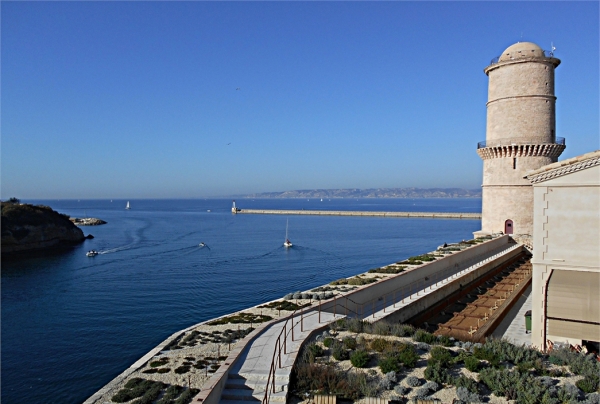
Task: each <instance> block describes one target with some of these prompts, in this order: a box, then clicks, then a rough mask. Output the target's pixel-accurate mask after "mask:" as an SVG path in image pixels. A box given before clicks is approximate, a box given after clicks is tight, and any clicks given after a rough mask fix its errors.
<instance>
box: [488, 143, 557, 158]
mask: <svg viewBox="0 0 600 404" xmlns="http://www.w3.org/2000/svg"><path fill="white" fill-rule="evenodd" d="M565 148H566V146H565V145H564V144H557V143H547V144H515V145H509V146H492V147H482V148H479V149H477V154H479V157H481V159H482V160H487V159H495V158H505V157H550V158H558V156H560V154H561V153H562V152H563V150H565Z"/></svg>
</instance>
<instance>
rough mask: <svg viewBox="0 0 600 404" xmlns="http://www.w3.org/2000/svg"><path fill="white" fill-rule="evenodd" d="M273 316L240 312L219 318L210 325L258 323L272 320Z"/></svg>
mask: <svg viewBox="0 0 600 404" xmlns="http://www.w3.org/2000/svg"><path fill="white" fill-rule="evenodd" d="M272 319H273V317H271V316H267V315H264V314H263V315H261V314H252V313H238V314H234V315H231V316H226V317H222V318H218V319H216V320H214V321H211V322H210V323H207V324H208V325H221V324H228V323H232V324H258V323H264V322H265V321H269V320H272Z"/></svg>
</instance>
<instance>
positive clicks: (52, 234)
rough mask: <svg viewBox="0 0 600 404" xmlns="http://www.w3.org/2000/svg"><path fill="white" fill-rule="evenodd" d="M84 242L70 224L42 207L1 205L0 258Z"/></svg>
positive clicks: (62, 216) (81, 233)
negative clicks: (1, 255) (0, 248)
mask: <svg viewBox="0 0 600 404" xmlns="http://www.w3.org/2000/svg"><path fill="white" fill-rule="evenodd" d="M84 239H85V237H84V235H83V232H82V231H81V229H79V228H78V227H77V226H75V225H74V224H73V223H71V221H70V220H69V216H67V215H63V214H60V213H58V212H56V211H54V210H52V208H50V207H48V206H43V205H37V206H34V205H28V204H19V203H8V202H2V254H3V255H4V254H10V253H17V252H22V251H30V250H38V249H47V248H56V247H62V246H65V245H72V244H76V243H79V242H82V241H83V240H84Z"/></svg>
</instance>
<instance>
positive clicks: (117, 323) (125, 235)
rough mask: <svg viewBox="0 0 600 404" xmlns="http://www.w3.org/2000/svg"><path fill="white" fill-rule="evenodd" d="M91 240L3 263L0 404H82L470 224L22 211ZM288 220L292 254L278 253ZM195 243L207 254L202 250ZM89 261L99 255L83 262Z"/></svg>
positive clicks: (73, 207)
mask: <svg viewBox="0 0 600 404" xmlns="http://www.w3.org/2000/svg"><path fill="white" fill-rule="evenodd" d="M25 202H29V203H35V204H44V205H48V206H51V207H52V208H53V209H55V210H57V211H59V212H61V213H66V214H69V215H71V216H77V217H83V216H87V217H97V218H100V219H103V220H106V221H107V222H108V224H106V225H103V226H92V227H83V228H82V229H83V230H84V233H85V234H88V233H91V234H93V235H94V236H95V238H94V239H92V240H86V241H85V242H84V243H83V244H81V245H78V246H76V247H73V248H72V249H69V250H67V251H64V252H61V253H57V254H53V255H51V256H44V257H36V256H32V257H28V258H25V259H20V260H3V262H2V293H1V295H2V309H1V310H2V326H1V327H2V347H1V353H2V373H1V377H2V380H1V382H2V390H1V399H2V403H7V404H9V403H32V402H40V403H41V402H43V403H67V404H68V403H81V402H83V401H84V400H85V399H86V398H88V397H89V396H90V395H92V394H93V393H94V392H96V391H97V390H98V389H99V388H101V387H102V386H104V385H105V384H106V383H107V382H109V381H110V380H111V379H113V378H114V377H115V376H117V375H118V374H119V373H121V372H122V371H123V370H125V369H126V368H127V367H129V366H130V365H131V364H132V363H133V362H135V361H136V360H137V359H139V358H140V357H141V356H143V355H144V354H145V353H146V352H148V351H149V350H150V349H152V348H153V347H155V346H156V345H157V344H158V343H160V342H161V341H163V340H164V339H165V338H167V337H168V336H169V335H171V334H172V333H174V332H175V331H177V330H180V329H183V328H185V327H188V326H190V325H193V324H195V323H198V322H201V321H204V320H207V319H210V318H213V317H216V316H220V315H223V314H226V313H230V312H233V311H236V310H240V309H243V308H246V307H249V306H253V305H256V304H259V303H263V302H266V301H269V300H273V299H276V298H279V297H281V296H283V295H284V294H286V293H289V292H293V291H297V290H306V289H309V288H312V287H316V286H319V285H322V284H325V283H328V282H330V281H332V280H335V279H339V278H341V277H347V276H351V275H355V274H357V273H361V272H364V271H366V270H368V269H370V268H374V267H377V266H381V265H386V264H389V263H391V262H395V261H398V260H401V259H404V258H406V257H408V256H411V255H415V254H420V253H424V252H427V251H430V250H432V249H434V248H436V247H437V246H438V245H440V244H443V243H444V242H453V241H459V240H462V239H468V238H471V237H472V232H473V231H475V230H478V229H479V228H480V221H479V220H465V219H417V218H377V217H343V216H342V217H335V216H325V217H322V216H289V217H287V216H279V215H232V214H231V200H229V199H228V200H223V199H206V200H204V199H203V200H131V210H125V209H124V208H125V203H126V201H123V200H114V201H110V200H81V201H77V200H60V201H57V200H53V201H49V200H48V201H25ZM238 207H241V208H248V209H260V208H264V209H319V210H362V211H420V212H423V211H429V212H480V211H481V199H358V200H355V199H332V200H327V199H325V200H323V201H322V202H321V200H320V199H310V200H304V199H301V200H299V199H263V200H251V199H241V200H238ZM286 219H287V220H289V237H290V239H291V241H292V242H293V243H294V247H293V248H291V249H285V248H283V246H282V244H283V241H284V236H285V227H286ZM201 242H204V243H205V244H206V247H200V246H199V243H201ZM91 249H95V250H98V251H99V252H100V255H98V256H96V257H86V255H85V252H86V251H88V250H91Z"/></svg>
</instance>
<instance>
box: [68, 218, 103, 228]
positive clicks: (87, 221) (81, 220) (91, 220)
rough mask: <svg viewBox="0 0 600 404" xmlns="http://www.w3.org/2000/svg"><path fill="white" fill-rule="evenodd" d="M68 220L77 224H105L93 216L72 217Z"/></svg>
mask: <svg viewBox="0 0 600 404" xmlns="http://www.w3.org/2000/svg"><path fill="white" fill-rule="evenodd" d="M69 220H70V221H71V222H73V224H76V225H77V226H100V225H101V224H106V222H105V221H104V220H102V219H97V218H95V217H83V218H79V217H72V218H70V219H69Z"/></svg>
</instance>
